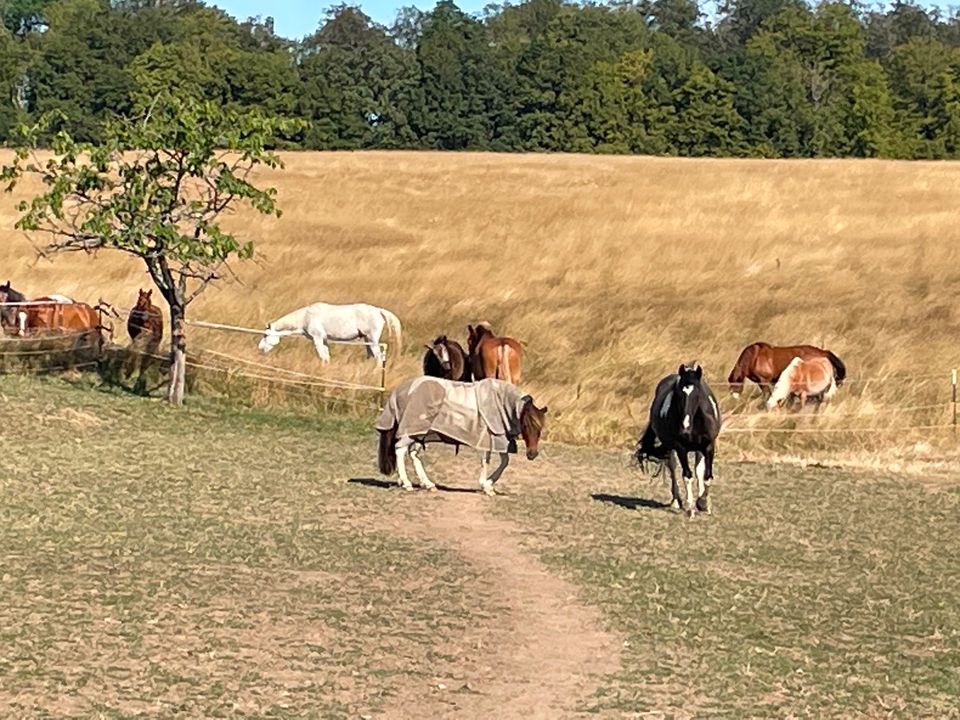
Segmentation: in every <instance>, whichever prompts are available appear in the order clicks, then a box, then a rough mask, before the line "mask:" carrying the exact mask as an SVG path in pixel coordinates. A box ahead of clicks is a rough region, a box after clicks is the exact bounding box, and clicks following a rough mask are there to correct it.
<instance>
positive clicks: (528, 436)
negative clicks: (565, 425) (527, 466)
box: [376, 377, 547, 495]
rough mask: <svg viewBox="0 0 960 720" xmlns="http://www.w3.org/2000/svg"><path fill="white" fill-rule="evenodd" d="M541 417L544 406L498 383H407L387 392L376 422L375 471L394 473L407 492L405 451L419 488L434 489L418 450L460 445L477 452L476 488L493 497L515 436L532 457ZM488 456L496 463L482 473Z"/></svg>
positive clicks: (419, 380) (513, 448)
mask: <svg viewBox="0 0 960 720" xmlns="http://www.w3.org/2000/svg"><path fill="white" fill-rule="evenodd" d="M546 415H547V408H542V409H541V408H538V407H537V406H536V405H535V404H534V402H533V398H531V397H530V396H529V395H524V394H523V393H522V392H521V391H520V390H519V389H518V388H517V387H516V386H514V385H511V384H509V383H506V382H503V381H501V380H494V379H492V378H488V379H486V380H481V381H479V382H476V383H461V382H453V381H451V380H443V379H441V378H434V377H418V378H413V379H411V380H407V381H406V382H405V383H403V384H402V385H400V387H398V388H397V389H395V390H394V391H393V392H392V393H390V397H389V399H388V400H387V404H386V407H384V409H383V412H382V413H381V415H380V417H379V418H378V419H377V422H376V428H377V430H379V431H380V449H379V466H380V472H382V473H383V474H384V475H392V474H393V471H394V470H399V473H400V480H399V485H400V487H402V488H403V489H404V490H412V489H413V485H412V484H411V483H410V480H409V479H408V478H407V468H406V463H405V458H406V456H407V454H408V453H409V454H410V458H411V460H413V468H414V470H416V473H417V478H418V479H419V481H420V486H421V487H423V488H425V489H427V490H436V485H434V484H433V483H432V482H431V481H430V478H428V477H427V473H426V471H425V470H424V467H423V463H422V462H421V461H420V451H421V450H422V449H424V448H425V446H426V444H427V443H434V442H442V443H447V444H450V445H456V446H460V445H466V446H468V447H472V448H475V449H476V450H477V451H478V452H479V454H480V465H481V468H480V489H481V490H482V491H483V492H484V493H486V494H487V495H495V494H496V493H495V492H494V489H493V485H494V483H496V481H497V480H498V479H499V478H500V475H502V474H503V471H504V470H505V469H506V467H507V463H509V462H510V453H515V452H516V451H517V441H516V439H517V437H522V438H523V442H524V444H525V445H526V447H527V459H528V460H533V459H534V458H536V457H537V454H538V453H539V444H540V435H541V433H542V432H543V428H544V424H545V422H546ZM493 453H497V454H498V455H499V456H500V464H499V465H498V466H497V468H496V469H495V470H494V471H493V472H492V473H490V474H489V475H488V473H487V470H488V467H489V463H490V457H491V455H492V454H493Z"/></svg>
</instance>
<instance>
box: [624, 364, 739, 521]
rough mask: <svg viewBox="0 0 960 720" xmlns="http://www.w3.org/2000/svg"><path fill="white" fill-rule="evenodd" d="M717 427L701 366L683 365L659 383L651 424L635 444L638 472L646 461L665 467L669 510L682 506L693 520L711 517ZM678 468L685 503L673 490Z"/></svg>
mask: <svg viewBox="0 0 960 720" xmlns="http://www.w3.org/2000/svg"><path fill="white" fill-rule="evenodd" d="M720 425H721V418H720V409H719V407H718V406H717V399H716V397H715V396H714V394H713V391H712V390H710V386H709V385H707V383H706V381H705V380H704V379H703V369H702V368H701V367H700V365H694V366H693V367H688V366H686V365H681V366H680V369H679V370H678V371H677V372H676V373H673V374H672V375H667V377H665V378H663V379H662V380H661V381H660V382H659V383H657V389H656V391H655V393H654V398H653V404H652V405H651V406H650V420H649V422H648V424H647V427H646V429H645V430H644V431H643V435H642V436H641V437H640V441H639V442H638V443H637V449H636V451H635V453H634V457H635V458H636V460H637V462H638V463H639V464H640V466H641V467H643V466H644V465H645V463H646V462H647V461H649V460H652V461H655V462H659V463H664V462H665V463H666V464H667V468H668V469H669V471H670V480H671V482H670V492H671V495H672V496H673V501H672V507H673V508H674V509H680V508H681V507H683V508H684V509H685V510H686V511H687V514H688V515H689V516H690V517H691V518H692V517H693V515H694V513H695V512H696V511H697V510H699V511H701V512H705V513H707V514H709V513H710V482H711V481H712V480H713V457H714V450H715V447H716V441H717V435H719V434H720ZM689 453H694V458H695V459H694V462H695V463H696V466H695V467H696V470H697V480H698V488H697V498H696V499H694V496H693V479H694V474H693V472H692V471H691V467H690V459H689ZM677 463H679V465H680V468H681V469H682V471H683V480H684V485H685V486H686V488H685V489H686V500H685V502H684V499H682V498H681V497H680V492H679V488H678V486H677V475H676V467H677Z"/></svg>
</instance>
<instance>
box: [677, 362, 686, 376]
mask: <svg viewBox="0 0 960 720" xmlns="http://www.w3.org/2000/svg"><path fill="white" fill-rule="evenodd" d="M686 369H687V366H686V365H684V364H683V363H680V368H679V369H678V370H677V375H683V373H684V371H685V370H686Z"/></svg>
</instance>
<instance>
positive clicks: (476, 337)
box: [467, 321, 493, 355]
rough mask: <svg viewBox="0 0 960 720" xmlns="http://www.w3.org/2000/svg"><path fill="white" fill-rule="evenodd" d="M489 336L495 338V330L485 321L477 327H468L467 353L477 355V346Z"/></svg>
mask: <svg viewBox="0 0 960 720" xmlns="http://www.w3.org/2000/svg"><path fill="white" fill-rule="evenodd" d="M487 335H489V336H490V337H493V329H492V328H491V327H490V323H488V322H486V321H484V322H479V323H477V324H476V325H467V336H468V338H467V352H469V353H470V354H471V355H473V354H474V353H476V351H477V345H479V344H480V341H481V340H483V338H484V337H486V336H487Z"/></svg>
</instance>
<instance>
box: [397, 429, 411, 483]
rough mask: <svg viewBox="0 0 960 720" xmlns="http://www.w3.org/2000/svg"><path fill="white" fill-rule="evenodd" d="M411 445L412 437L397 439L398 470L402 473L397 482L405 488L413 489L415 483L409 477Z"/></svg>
mask: <svg viewBox="0 0 960 720" xmlns="http://www.w3.org/2000/svg"><path fill="white" fill-rule="evenodd" d="M410 445H412V441H411V440H410V438H404V439H403V440H399V441H397V449H396V453H397V472H398V473H399V474H400V479H399V480H398V481H397V484H398V485H399V486H400V487H402V488H403V489H404V490H413V485H412V484H411V483H410V480H409V478H407V449H408V448H409V447H410Z"/></svg>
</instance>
